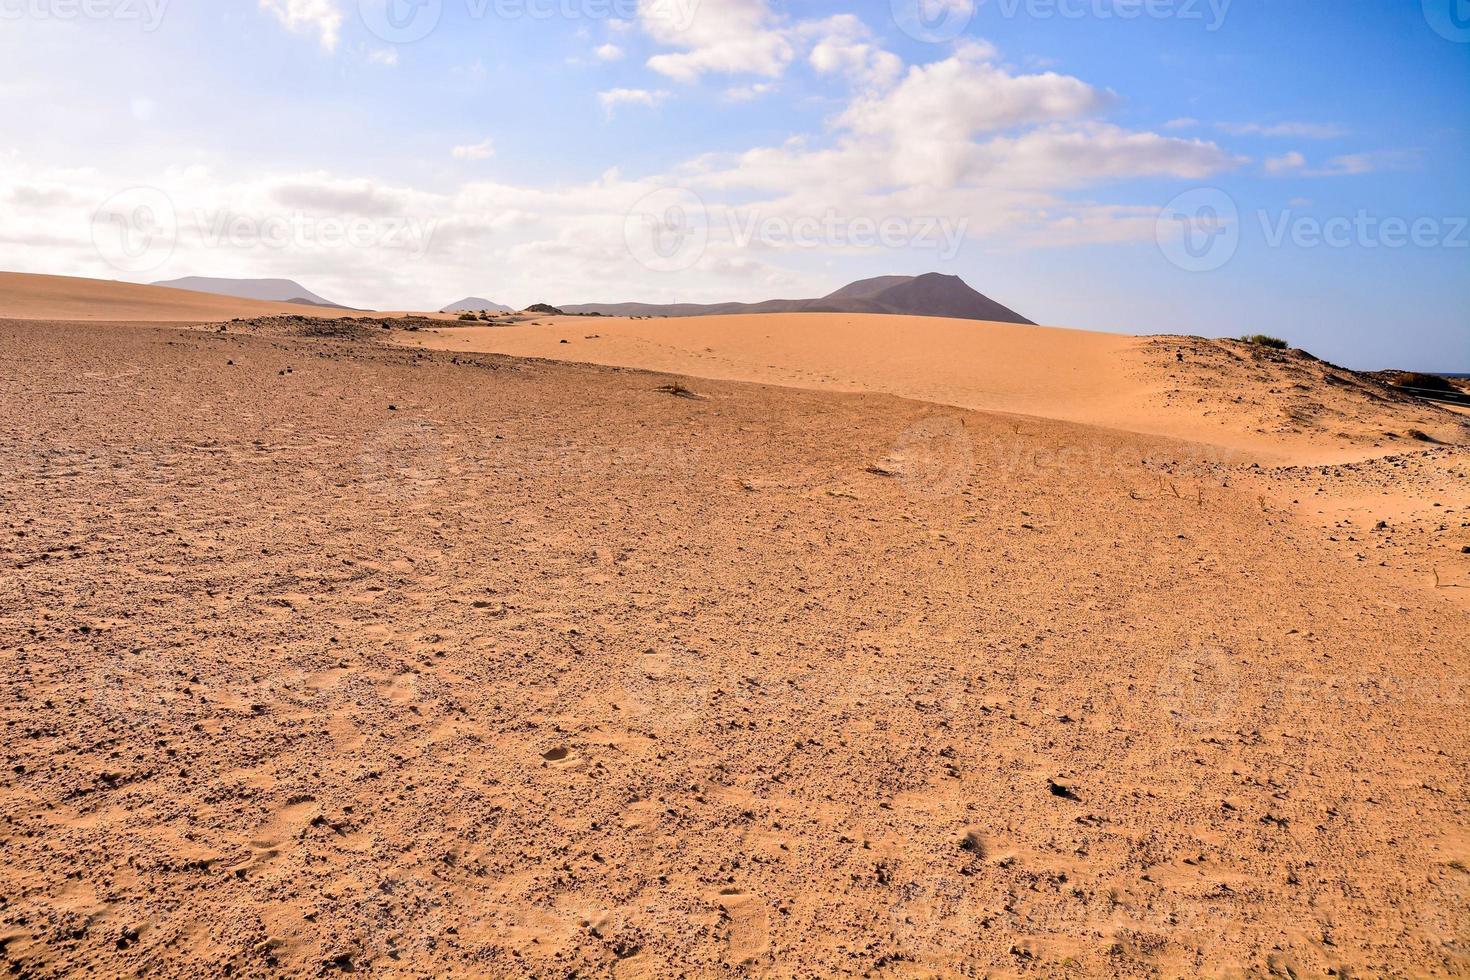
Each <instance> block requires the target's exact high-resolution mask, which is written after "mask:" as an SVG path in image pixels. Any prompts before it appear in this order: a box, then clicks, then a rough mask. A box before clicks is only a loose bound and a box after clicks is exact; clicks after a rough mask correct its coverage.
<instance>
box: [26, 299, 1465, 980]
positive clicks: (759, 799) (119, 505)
mask: <svg viewBox="0 0 1470 980" xmlns="http://www.w3.org/2000/svg"><path fill="white" fill-rule="evenodd" d="M140 288H141V287H140ZM211 299H217V298H215V297H212V298H211ZM6 302H7V301H6V300H4V298H3V297H0V310H5V309H7V308H8V309H10V310H12V311H13V310H14V309H15V308H16V306H17V305H18V303H19V301H18V300H14V301H9V302H12V303H14V304H16V305H12V306H10V307H6V305H5V303H6ZM68 302H72V301H71V300H68ZM150 302H153V303H157V302H160V300H158V299H157V298H155V299H154V300H151V301H150ZM144 305H145V306H146V304H144ZM31 308H32V309H37V308H39V307H37V306H34V305H33V306H32V307H31ZM139 308H140V307H135V308H130V309H134V310H136V309H139ZM104 309H107V307H106V304H105V303H103V304H102V305H101V306H99V307H98V310H99V316H100V315H101V312H100V311H101V310H104ZM71 310H72V307H71V306H68V307H66V312H65V313H64V314H56V313H52V314H49V315H48V316H49V318H48V319H45V320H36V319H31V320H25V319H9V320H0V378H3V384H4V389H3V390H4V397H3V400H0V411H3V412H4V417H5V425H4V429H3V431H4V438H3V440H0V468H3V472H4V473H5V474H6V477H5V480H4V481H3V483H0V677H3V679H4V681H5V686H4V695H3V700H0V715H3V720H4V725H5V731H6V740H5V766H4V769H3V771H0V819H3V844H4V849H5V854H6V858H5V862H4V866H3V872H0V883H3V891H0V894H3V904H0V951H3V955H4V957H5V958H6V960H7V962H8V964H9V966H10V969H11V971H12V972H13V973H15V974H17V975H23V976H33V977H49V976H62V975H71V974H91V975H97V976H139V975H150V976H151V975H163V976H206V975H208V976H216V975H221V974H226V973H228V974H229V975H232V976H237V977H256V976H259V977H274V976H303V975H321V974H330V973H335V972H339V971H340V972H349V971H351V972H364V973H369V974H376V975H384V976H425V977H427V976H475V977H483V976H490V977H521V976H542V977H572V976H581V977H586V976H609V977H624V978H630V977H665V976H691V977H720V976H731V977H733V976H770V977H788V976H878V977H936V976H937V977H951V976H993V977H999V976H1078V977H1082V976H1117V977H1157V976H1170V977H1172V976H1179V977H1183V976H1199V975H1206V976H1221V977H1226V976H1268V975H1274V976H1295V977H1326V976H1336V977H1346V976H1359V977H1363V976H1375V977H1376V976H1394V977H1420V976H1464V975H1467V974H1470V795H1467V794H1470V785H1467V779H1466V773H1467V772H1470V733H1467V730H1466V727H1465V725H1464V718H1465V715H1466V711H1467V704H1470V654H1467V642H1466V641H1467V637H1470V609H1467V606H1466V603H1465V602H1464V593H1465V592H1466V591H1467V589H1466V588H1465V587H1464V585H1465V584H1466V583H1467V577H1470V576H1467V572H1470V558H1467V557H1465V556H1463V555H1462V554H1461V552H1460V549H1461V548H1470V511H1467V506H1470V496H1467V494H1466V492H1465V487H1466V485H1467V483H1466V476H1467V453H1466V449H1465V446H1464V441H1465V440H1464V439H1459V440H1458V442H1457V441H1456V440H1455V438H1454V437H1455V435H1456V432H1457V430H1456V428H1455V426H1457V425H1460V424H1462V423H1463V417H1461V416H1455V415H1453V414H1442V413H1441V412H1440V410H1438V409H1435V408H1433V407H1429V406H1426V405H1425V404H1423V403H1419V402H1414V401H1409V400H1399V399H1396V398H1394V397H1392V396H1391V395H1387V394H1384V393H1383V391H1381V390H1379V389H1376V388H1372V387H1368V386H1365V385H1364V384H1363V383H1362V382H1361V381H1360V380H1359V379H1358V378H1357V377H1356V376H1350V375H1348V374H1345V373H1340V372H1336V371H1335V370H1334V369H1332V368H1330V367H1327V366H1325V365H1321V364H1320V362H1314V361H1311V360H1308V359H1305V358H1302V357H1301V356H1300V355H1295V354H1280V355H1277V354H1266V353H1265V352H1262V351H1258V350H1252V349H1249V348H1247V347H1246V346H1245V345H1236V344H1232V343H1229V342H1215V341H1198V340H1192V339H1188V338H1159V339H1138V338H1122V337H1111V336H1105V335H1096V334H1084V333H1079V332H1064V331H1046V330H1043V329H1041V328H1024V329H1023V328H1008V329H1009V330H1016V331H1019V332H1016V333H999V334H996V333H994V332H993V331H991V330H990V329H989V327H988V326H987V325H978V326H977V325H976V324H973V323H971V324H968V325H967V326H968V329H969V330H971V331H972V334H973V335H972V336H969V337H966V336H965V335H963V334H962V333H961V332H960V331H959V330H958V328H957V327H954V326H953V325H952V324H949V323H946V322H943V321H936V322H934V323H933V325H932V326H930V327H928V328H926V329H928V330H930V331H932V333H931V334H929V335H928V336H929V340H928V341H926V342H927V343H932V344H943V345H947V346H945V347H944V349H940V350H935V349H922V348H921V347H920V345H919V340H920V339H922V338H921V336H920V334H918V333H916V330H917V329H918V328H917V327H916V326H915V325H913V324H909V323H902V324H883V323H874V322H858V323H854V324H851V325H844V324H843V323H842V322H841V321H838V322H836V323H834V324H832V325H830V327H829V326H826V325H821V329H817V326H808V323H809V322H811V323H815V321H807V320H802V321H800V322H790V323H788V322H787V321H784V320H781V319H778V318H770V319H767V318H759V319H753V320H750V321H749V322H747V323H745V324H736V323H725V324H720V323H715V322H713V321H709V320H699V321H627V322H623V321H611V320H600V319H584V318H568V319H565V320H562V319H558V320H555V321H549V320H546V319H544V318H543V319H541V320H539V321H537V322H539V323H541V324H543V325H542V326H531V325H530V324H529V323H527V324H525V325H518V326H512V327H506V328H494V329H481V328H460V327H457V326H454V325H451V324H444V325H438V326H431V327H422V328H420V329H418V330H416V331H408V330H397V329H383V328H382V326H381V325H370V324H363V323H356V322H351V321H348V320H337V321H308V320H303V319H299V318H298V316H299V314H300V313H301V311H300V310H297V309H295V308H292V309H291V311H290V312H291V314H295V315H297V316H276V317H271V318H267V319H262V320H255V321H252V322H249V323H216V322H213V321H201V322H199V323H194V324H182V323H174V324H173V325H171V326H162V327H160V326H154V325H148V324H144V323H133V324H122V323H113V322H109V323H76V322H63V321H64V320H66V319H72V318H74V317H75V316H77V315H79V314H75V313H72V312H71ZM156 311H157V308H156V307H152V308H150V309H148V310H145V311H144V312H143V313H142V314H140V315H136V316H132V317H130V316H125V315H122V313H120V312H118V311H117V310H111V314H112V315H108V316H105V319H107V320H109V321H121V320H128V319H134V320H143V319H148V318H149V317H152V316H155V315H156ZM308 312H310V311H308ZM5 315H6V316H14V313H13V312H11V313H6V314H5ZM241 315H246V314H242V313H241V312H240V308H238V307H232V308H231V310H230V311H229V312H228V314H227V315H226V314H225V313H220V314H217V316H218V317H219V318H220V319H225V320H228V319H231V318H233V317H237V316H241ZM165 319H169V320H172V319H173V318H172V317H168V318H165ZM180 319H186V318H180ZM547 324H549V325H547ZM845 326H849V327H851V333H850V340H851V342H850V343H849V344H843V343H840V341H841V340H843V338H844V337H848V336H849V335H848V334H845V333H844V332H843V328H844V327H845ZM763 327H769V336H767V335H765V334H762V335H761V336H753V335H751V336H746V333H748V332H749V331H750V330H752V329H760V328H763ZM778 328H780V329H778ZM433 330H439V331H440V332H439V333H434V332H432V331H433ZM885 330H887V331H889V333H888V334H887V336H890V337H900V338H903V340H904V341H905V343H904V344H903V345H894V347H895V348H896V349H892V350H891V351H890V356H889V361H890V362H891V364H890V369H889V371H888V373H886V374H885V373H884V371H883V364H882V357H881V356H880V354H881V350H882V346H883V337H884V336H885V334H884V331H885ZM591 335H597V336H596V337H595V338H594V337H592V336H591ZM562 339H566V340H568V341H570V342H569V343H568V344H565V345H563V344H561V343H560V341H561V340H562ZM421 341H422V342H426V343H425V344H424V346H426V347H437V348H444V349H435V350H421V349H414V347H415V345H418V344H419V343H420V342H421ZM492 345H493V346H497V347H504V348H506V349H507V350H509V351H510V352H511V353H514V354H516V355H534V356H532V357H527V356H508V355H507V354H497V353H483V352H475V350H474V349H475V348H477V347H486V346H492ZM707 347H712V348H714V350H713V351H709V350H706V349H705V348H707ZM762 351H765V352H766V353H765V354H764V355H762V353H761V352H762ZM1043 354H1044V355H1045V356H1044V358H1043ZM552 358H559V359H561V360H553V359H552ZM569 360H571V361H582V362H589V363H566V361H569ZM967 368H968V370H967ZM653 372H673V373H653ZM1329 375H1330V376H1332V377H1334V378H1338V379H1339V380H1337V381H1329V380H1327V377H1328V376H1329ZM925 385H928V386H929V387H927V388H925V387H924V386H925ZM1124 386H1127V387H1126V392H1125V391H1122V390H1121V389H1123V387H1124ZM1295 386H1300V387H1295ZM1125 394H1126V396H1127V397H1124V395H1125ZM1139 399H1145V400H1144V401H1143V402H1142V403H1141V404H1142V407H1140V401H1139ZM1148 399H1152V400H1148ZM1150 406H1152V409H1153V412H1152V415H1151V414H1150V411H1149V407H1150ZM1191 420H1192V421H1191ZM1191 426H1192V428H1191ZM1411 429H1413V430H1415V431H1418V432H1421V433H1422V434H1424V435H1425V436H1427V437H1428V438H1438V439H1441V440H1442V441H1441V442H1439V443H1433V442H1426V441H1424V440H1422V439H1418V438H1415V437H1413V436H1411V435H1410V434H1409V430H1411ZM1388 433H1393V436H1392V437H1390V436H1389V435H1388ZM1435 433H1438V435H1435ZM1181 434H1183V435H1189V434H1193V435H1194V436H1196V437H1197V438H1193V439H1190V438H1182V437H1181ZM1375 443H1376V445H1375ZM1380 522H1381V526H1380Z"/></svg>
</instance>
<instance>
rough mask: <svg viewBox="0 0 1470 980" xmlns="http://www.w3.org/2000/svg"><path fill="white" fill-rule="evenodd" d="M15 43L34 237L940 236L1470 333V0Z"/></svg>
mask: <svg viewBox="0 0 1470 980" xmlns="http://www.w3.org/2000/svg"><path fill="white" fill-rule="evenodd" d="M1457 4H1458V7H1456V5H1457ZM389 5H392V10H391V11H390V10H389V9H388V8H389ZM1456 12H1458V15H1459V18H1460V19H1459V20H1456V19H1454V17H1453V16H1452V15H1454V14H1456ZM389 13H394V14H396V15H397V20H396V23H397V24H399V25H401V30H395V29H394V28H392V27H391V23H394V22H390V21H389V20H387V19H385V16H386V15H387V14H389ZM1462 24H1463V25H1465V26H1464V27H1463V28H1462V27H1461V26H1460V25H1462ZM417 35H422V36H421V37H420V36H417ZM0 59H3V60H4V62H5V63H6V64H7V65H8V66H10V67H9V68H8V70H7V71H6V72H5V74H4V76H3V77H0V204H3V205H4V206H5V211H4V215H5V219H4V221H3V223H0V267H4V268H8V269H16V270H21V271H31V272H55V273H62V274H70V275H86V276H96V277H100V278H123V279H132V280H136V281H152V280H157V279H166V278H173V277H176V276H182V275H220V276H283V277H289V278H295V279H298V280H299V281H301V282H302V283H303V284H305V285H306V286H308V287H309V288H311V289H313V290H315V291H316V292H318V293H321V294H323V295H326V296H328V297H331V298H333V299H336V300H338V301H340V302H347V303H353V304H363V305H372V306H377V307H380V308H423V307H427V306H438V305H442V304H444V303H447V302H449V301H451V300H456V299H459V298H461V297H463V296H466V295H471V294H473V295H479V296H485V297H489V298H491V299H494V300H497V301H500V302H506V303H511V304H516V305H522V304H527V303H531V302H536V301H552V302H566V303H571V302H578V301H589V300H604V301H617V300H627V299H646V300H674V299H678V300H696V301H699V300H723V299H761V298H769V297H772V296H807V295H819V294H821V293H824V292H827V291H830V290H831V289H833V288H835V287H837V286H839V285H841V284H843V283H845V282H847V281H849V280H852V279H856V278H860V277H863V276H868V275H878V274H885V273H894V272H902V273H917V272H923V271H930V270H937V271H942V272H950V273H955V274H958V275H960V276H962V277H964V278H965V279H966V280H967V281H968V282H969V283H970V284H971V285H973V286H975V287H976V288H977V289H979V290H981V291H982V292H985V293H987V294H989V295H991V296H993V297H994V298H995V299H997V300H999V301H1001V302H1003V303H1005V304H1007V305H1008V306H1011V307H1012V308H1014V309H1016V310H1018V311H1020V312H1022V313H1024V314H1026V315H1027V316H1030V317H1031V318H1033V319H1036V320H1038V321H1040V322H1043V323H1051V324H1059V325H1067V326H1076V327H1083V328H1091V329H1102V330H1120V331H1127V332H1189V333H1203V334H1207V335H1233V334H1239V333H1243V332H1266V333H1272V334H1278V335H1280V336H1283V337H1286V338H1288V339H1289V340H1291V341H1292V342H1293V343H1294V344H1297V345H1300V346H1303V347H1306V348H1307V349H1309V350H1312V351H1313V352H1314V353H1317V354H1318V355H1320V356H1323V357H1326V358H1328V359H1331V360H1334V361H1338V362H1340V363H1344V364H1347V365H1348V366H1351V367H1358V368H1377V367H1385V366H1400V367H1409V368H1419V369H1431V370H1454V371H1470V228H1467V227H1466V219H1467V216H1470V187H1467V181H1466V179H1465V178H1466V176H1467V174H1470V169H1467V166H1466V164H1467V161H1470V101H1467V99H1466V94H1467V93H1470V2H1466V0H1424V2H1423V4H1422V5H1421V4H1420V3H1419V2H1417V0H1398V2H1387V0H1372V2H1369V0H1360V2H1350V0H1344V2H1339V3H1334V4H1330V5H1328V4H1310V3H1305V2H1301V3H1296V2H1281V0H1214V2H1213V3H1211V2H1210V0H1133V2H1129V0H894V2H892V3H890V2H887V0H884V2H882V3H876V2H875V3H864V4H850V5H845V6H836V5H832V4H827V3H815V2H811V3H808V2H803V0H214V2H211V3H208V4H203V3H190V4H185V3H183V2H181V0H0ZM119 236H121V237H119ZM645 239H646V240H645Z"/></svg>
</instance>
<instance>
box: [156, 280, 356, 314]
mask: <svg viewBox="0 0 1470 980" xmlns="http://www.w3.org/2000/svg"><path fill="white" fill-rule="evenodd" d="M153 285H155V286H167V287H168V288H170V289H192V290H193V291H194V292H196V293H214V294H215V295H216V296H238V297H240V298H242V299H258V300H265V301H267V302H273V303H301V304H305V305H308V306H326V307H330V308H332V309H336V310H350V309H353V307H350V306H343V305H342V304H341V303H333V302H332V301H331V300H329V299H323V298H322V297H320V296H318V295H317V294H316V293H313V292H312V291H311V290H309V289H307V288H306V287H305V286H303V285H301V284H300V283H299V282H293V281H292V280H290V279H216V278H211V277H209V276H185V277H184V278H183V279H170V280H169V281H167V282H155V283H154V284H153Z"/></svg>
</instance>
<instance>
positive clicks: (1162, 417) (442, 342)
mask: <svg viewBox="0 0 1470 980" xmlns="http://www.w3.org/2000/svg"><path fill="white" fill-rule="evenodd" d="M403 339H404V340H405V342H408V343H411V344H414V345H416V346H422V347H428V348H439V349H444V350H456V351H493V352H497V353H504V354H516V355H522V356H534V357H547V358H555V359H558V360H571V361H579V362H587V363H593V364H606V365H617V366H622V367H637V368H646V369H649V370H655V371H667V372H671V373H676V374H685V375H690V376H694V377H706V378H718V379H724V380H734V381H755V382H761V383H765V384H778V385H789V386H797V387H803V388H822V389H829V390H836V391H848V392H882V393H886V394H893V395H901V396H903V397H906V398H915V399H919V400H922V401H929V402H935V403H939V404H944V405H953V406H958V407H962V408H970V409H979V410H984V411H998V412H1007V413H1015V414H1022V415H1034V416H1039V417H1042V418H1052V419H1063V420H1066V421H1071V422H1080V423H1084V424H1087V425H1097V426H1102V427H1106V428H1113V429H1123V430H1126V431H1130V432H1138V433H1147V434H1152V435H1165V436H1172V437H1175V438H1180V439H1188V440H1192V441H1196V442H1201V443H1206V444H1209V445H1213V446H1217V447H1220V448H1221V449H1223V450H1228V451H1229V452H1231V453H1232V454H1249V456H1250V458H1251V459H1252V460H1256V461H1264V462H1298V463H1304V462H1328V461H1332V460H1339V459H1359V458H1365V457H1369V456H1372V455H1381V454H1382V453H1384V452H1390V451H1392V450H1393V449H1394V448H1395V447H1397V446H1401V445H1405V444H1409V443H1410V442H1412V437H1411V436H1409V435H1407V432H1408V430H1411V429H1413V430H1418V431H1422V432H1424V433H1426V434H1428V435H1430V436H1432V437H1435V438H1439V439H1442V440H1444V441H1447V442H1452V443H1460V442H1467V441H1470V427H1467V426H1466V425H1465V424H1464V420H1463V418H1462V417H1459V416H1456V415H1455V414H1454V413H1451V412H1449V411H1446V410H1444V409H1443V408H1440V407H1437V406H1433V405H1428V404H1426V403H1424V402H1420V401H1418V400H1414V399H1409V398H1406V397H1403V396H1401V395H1397V394H1395V393H1393V392H1390V391H1388V390H1387V389H1386V388H1384V387H1383V386H1382V385H1369V384H1366V383H1360V382H1358V381H1356V380H1354V381H1352V382H1351V383H1341V384H1339V383H1335V382H1334V381H1332V380H1328V379H1329V377H1331V378H1335V379H1339V380H1342V379H1347V378H1349V376H1350V372H1342V371H1335V370H1333V369H1332V368H1331V367H1330V366H1329V365H1324V364H1322V363H1321V362H1318V361H1315V360H1312V359H1310V358H1305V357H1302V356H1301V355H1299V354H1279V353H1276V352H1272V351H1269V350H1266V349H1262V348H1252V347H1251V346H1250V345H1246V344H1242V343H1238V342H1231V341H1203V340H1198V339H1194V338H1182V337H1173V338H1139V337H1129V336H1124V335H1120V334H1107V333H1094V332H1088V331H1082V330H1065V329H1060V328H1055V327H1034V326H1024V325H1017V324H1010V323H990V322H983V321H974V320H948V319H940V318H934V317H901V316H887V315H861V314H841V313H834V314H825V313H799V314H762V315H755V316H709V317H698V318H688V319H649V320H627V319H597V318H581V317H566V318H543V319H541V320H539V321H538V322H537V323H534V324H532V323H521V324H517V325H513V326H503V327H500V326H497V327H489V326H486V327H457V326H456V327H454V328H453V329H446V330H443V331H441V332H439V333H428V334H415V335H413V336H412V337H410V338H403Z"/></svg>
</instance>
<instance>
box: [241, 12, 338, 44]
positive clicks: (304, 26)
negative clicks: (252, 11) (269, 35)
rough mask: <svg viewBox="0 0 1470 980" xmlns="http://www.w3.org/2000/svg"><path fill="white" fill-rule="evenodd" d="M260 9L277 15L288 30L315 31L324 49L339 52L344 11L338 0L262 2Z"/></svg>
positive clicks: (297, 31) (296, 31) (298, 31)
mask: <svg viewBox="0 0 1470 980" xmlns="http://www.w3.org/2000/svg"><path fill="white" fill-rule="evenodd" d="M260 7H261V9H262V10H268V11H270V12H271V13H273V14H275V15H276V19H277V20H279V21H280V22H281V23H282V24H283V25H284V26H285V27H286V29H287V30H289V31H292V32H295V33H301V32H311V31H315V32H316V33H317V35H318V37H319V39H320V41H321V45H322V48H323V49H325V50H327V51H335V50H337V40H338V38H339V37H340V35H341V31H342V11H341V9H340V8H339V6H338V4H337V0H260Z"/></svg>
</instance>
